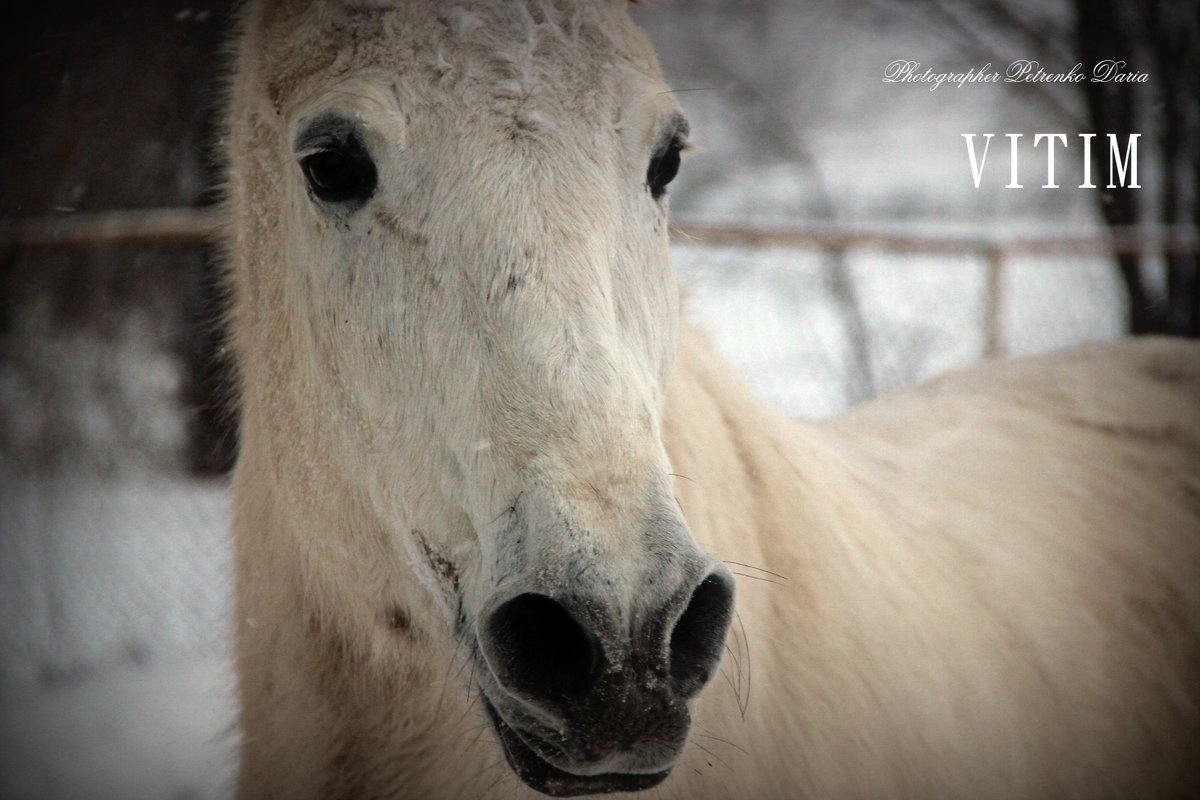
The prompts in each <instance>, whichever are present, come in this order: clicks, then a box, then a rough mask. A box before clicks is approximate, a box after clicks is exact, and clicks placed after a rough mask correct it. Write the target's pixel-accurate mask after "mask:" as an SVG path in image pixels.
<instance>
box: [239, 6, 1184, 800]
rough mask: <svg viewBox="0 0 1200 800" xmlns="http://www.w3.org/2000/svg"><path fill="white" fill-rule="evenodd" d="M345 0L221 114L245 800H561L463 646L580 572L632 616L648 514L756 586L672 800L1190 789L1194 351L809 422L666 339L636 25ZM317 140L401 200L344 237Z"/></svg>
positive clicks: (1081, 366) (1024, 370)
mask: <svg viewBox="0 0 1200 800" xmlns="http://www.w3.org/2000/svg"><path fill="white" fill-rule="evenodd" d="M347 5H351V4H347ZM352 5H353V6H354V7H353V8H345V7H342V6H341V5H339V4H337V3H334V2H320V1H319V0H314V1H313V2H311V3H310V2H304V0H280V1H279V2H263V3H260V4H258V5H253V6H251V7H250V8H249V9H248V10H247V11H246V18H245V21H244V26H243V31H242V35H241V37H240V39H239V43H238V69H237V75H236V77H235V80H234V83H233V86H232V90H231V111H230V115H229V120H228V127H229V130H228V157H229V204H230V209H231V212H232V214H231V216H232V219H233V223H232V227H231V229H230V231H229V243H230V286H231V289H232V292H233V296H234V301H235V302H234V309H233V312H232V317H231V330H232V343H233V348H234V350H235V352H236V354H237V367H238V372H239V380H240V397H241V420H242V445H241V453H240V457H239V462H238V467H237V472H236V476H235V496H236V502H235V522H234V541H235V547H236V563H237V580H236V603H237V615H238V618H237V624H238V644H237V652H238V664H237V666H238V673H239V680H240V687H241V705H242V711H241V718H240V727H241V731H242V734H243V746H242V771H241V777H240V780H239V791H240V796H242V797H245V798H268V797H278V798H305V797H314V798H315V797H323V798H331V797H355V798H370V797H380V798H382V797H413V798H418V797H419V798H439V797H447V798H457V797H518V796H525V795H527V794H531V790H529V789H527V788H526V787H525V786H524V785H523V784H521V783H520V781H518V780H517V778H516V777H515V776H514V775H513V774H512V772H511V771H510V770H509V769H508V767H507V766H506V765H505V763H504V759H503V756H502V755H501V754H500V750H499V747H498V745H497V743H496V741H495V737H494V735H493V733H492V731H491V730H490V729H489V726H488V724H487V723H486V721H485V720H484V717H483V715H482V713H481V711H480V709H479V704H478V702H476V701H477V698H478V693H479V691H480V689H479V681H483V680H484V677H485V676H482V675H479V674H477V673H478V669H477V665H475V666H473V663H474V662H472V660H471V653H470V652H469V650H470V648H469V647H466V646H464V645H463V644H462V642H461V641H460V640H458V639H456V637H455V634H454V632H453V630H454V624H455V621H456V620H461V621H463V622H464V626H465V628H467V629H469V628H470V625H471V624H472V621H473V619H474V617H475V616H476V615H478V614H479V613H480V611H481V609H482V608H483V606H484V605H485V604H486V602H487V601H488V597H489V596H491V595H492V594H494V592H496V591H497V590H498V589H499V588H502V587H504V586H506V585H507V584H506V583H505V582H506V581H507V580H510V578H509V573H510V572H511V571H512V570H513V569H515V567H514V566H513V565H514V564H517V563H525V562H526V561H528V560H530V559H533V560H537V559H544V561H543V562H541V563H543V567H544V569H543V571H544V572H546V573H554V572H555V571H559V572H561V571H563V570H570V569H572V568H574V567H575V566H578V565H579V564H580V563H582V562H580V561H579V559H581V558H583V556H582V555H581V553H583V552H584V551H585V550H586V552H587V553H588V556H587V558H588V559H591V560H588V561H587V562H586V566H588V567H589V568H592V567H593V566H594V567H595V569H596V570H598V571H600V572H603V574H604V575H605V576H607V578H608V579H609V580H610V581H611V582H612V585H613V586H614V587H616V588H615V589H614V591H615V592H617V593H618V594H620V595H622V598H623V600H622V602H627V603H634V602H636V598H635V597H634V595H635V593H636V592H638V591H640V590H639V589H637V588H636V587H637V586H640V585H642V582H641V581H640V578H639V576H642V575H644V574H647V573H646V570H648V569H651V568H652V567H653V565H652V564H648V562H647V558H648V556H647V554H646V553H645V552H643V551H642V550H640V549H639V548H638V546H637V545H636V542H635V541H634V539H633V538H632V537H633V532H634V531H636V530H637V529H638V527H639V525H644V523H645V520H646V519H647V514H649V513H650V511H648V510H647V509H648V508H649V506H648V505H647V503H650V502H651V500H647V499H646V498H653V497H654V496H656V495H655V493H656V492H660V493H669V492H673V494H674V496H675V498H677V500H678V503H679V509H675V508H674V507H673V506H672V508H671V509H670V510H669V511H664V510H662V509H657V510H653V509H652V510H653V511H654V513H655V514H658V515H659V516H660V517H662V518H664V519H667V520H668V522H669V524H670V525H675V526H677V527H678V530H679V531H681V532H682V533H681V534H680V535H681V536H682V537H683V538H679V539H678V540H677V541H676V540H672V543H671V544H670V550H671V552H673V553H675V552H677V553H687V552H690V549H689V548H694V547H695V545H694V544H692V543H691V539H690V535H684V534H686V531H687V530H688V527H689V526H690V530H691V532H692V533H693V534H694V536H695V540H696V541H697V542H698V543H699V545H700V547H701V548H703V550H705V551H708V552H710V553H713V554H715V555H716V556H717V557H719V558H722V559H725V560H727V561H728V562H729V563H730V564H731V566H732V568H733V569H734V571H736V572H738V573H741V575H742V576H741V577H740V578H739V581H738V583H739V590H738V597H737V606H736V607H737V611H738V619H737V621H736V623H735V625H734V628H733V630H732V632H731V634H730V638H729V650H728V653H727V657H726V658H725V661H724V665H723V667H722V673H721V675H719V676H718V677H717V678H716V679H715V680H714V681H713V682H712V684H711V685H710V686H709V687H708V688H707V689H705V690H704V692H703V693H702V694H701V696H700V698H699V699H698V700H697V701H696V702H695V708H694V709H693V712H694V720H695V722H694V725H693V729H692V730H693V733H692V739H691V745H690V746H689V748H688V749H687V750H686V751H685V754H684V757H683V760H682V762H681V763H679V764H677V765H676V766H675V768H674V771H673V774H672V776H671V777H670V778H669V779H668V780H667V781H666V782H665V783H664V784H662V785H661V786H660V787H658V788H657V789H655V790H652V796H656V797H664V798H666V797H677V798H701V797H738V798H773V797H777V798H795V797H829V798H848V797H871V798H873V797H971V798H976V797H997V798H1009V797H1053V798H1058V797H1101V796H1112V797H1130V796H1145V797H1163V796H1196V795H1197V793H1198V791H1200V789H1198V787H1200V766H1198V765H1200V757H1198V755H1197V754H1198V753H1200V710H1198V706H1200V580H1198V578H1200V352H1198V350H1197V348H1196V346H1195V345H1185V344H1181V343H1172V342H1167V341H1146V342H1140V343H1134V342H1130V343H1120V344H1113V345H1109V346H1096V347H1090V348H1083V349H1080V350H1076V351H1073V352H1071V353H1066V354H1062V355H1058V356H1053V357H1046V358H1040V359H1030V360H1027V361H1015V362H1011V363H1005V364H1000V363H993V364H986V365H983V366H982V367H980V368H978V369H976V370H974V371H971V372H968V373H964V374H962V375H958V376H954V377H951V378H947V379H944V380H942V381H940V382H936V383H934V384H931V385H930V386H927V387H925V388H922V389H919V390H917V391H914V392H910V393H908V394H905V395H902V396H898V397H896V398H891V399H888V400H885V401H883V402H880V403H878V404H875V405H873V406H870V407H868V408H865V409H863V410H861V411H858V412H856V413H854V414H851V415H849V416H848V417H846V418H845V419H842V420H839V421H836V422H833V423H829V424H825V425H811V424H800V423H795V422H792V421H790V420H786V419H783V418H781V417H779V416H778V415H777V414H775V413H773V412H771V411H770V410H768V409H767V408H765V407H764V406H763V405H762V404H760V403H759V402H758V401H757V400H755V399H754V398H752V397H750V396H749V395H748V394H747V393H746V392H745V390H744V389H742V388H741V384H740V383H739V381H738V380H737V379H736V378H735V377H734V376H733V375H732V373H731V372H730V370H729V369H728V368H727V367H726V366H725V365H723V364H722V363H721V362H720V360H719V359H718V358H717V357H716V356H715V355H714V354H713V353H712V351H711V349H710V348H709V347H708V346H707V344H705V343H704V342H703V341H702V339H701V337H700V336H699V335H698V334H696V333H695V332H694V331H693V330H691V329H690V328H688V327H687V326H684V327H683V328H682V331H681V333H678V334H677V331H679V323H678V320H677V294H676V288H675V285H674V279H673V275H672V273H671V269H670V265H669V257H668V251H667V233H666V216H665V214H666V212H665V207H664V206H663V204H661V203H656V202H655V201H654V200H653V199H652V198H651V197H650V196H649V193H648V192H647V191H646V190H645V188H644V186H643V185H642V181H643V175H644V172H645V169H646V162H647V159H648V158H649V155H650V153H651V151H652V149H653V146H654V141H655V137H656V136H658V135H660V133H661V130H662V126H663V125H664V124H665V123H666V122H667V121H668V120H669V119H670V118H671V116H672V115H673V114H675V113H677V109H676V107H675V105H674V103H675V101H674V99H673V97H672V95H670V94H669V93H667V90H666V87H665V86H664V85H663V83H662V80H661V77H660V76H659V74H658V68H657V65H656V63H655V60H654V55H653V52H652V51H651V49H650V47H649V44H648V42H647V41H646V39H645V37H644V35H643V34H642V33H641V32H640V31H639V30H637V29H636V28H635V27H634V26H633V25H632V23H631V22H630V21H629V19H628V17H627V15H626V12H625V9H624V8H623V3H619V2H615V1H614V0H578V2H560V3H552V2H548V1H547V2H545V3H544V5H543V4H542V3H540V2H534V1H533V0H531V1H530V2H528V3H526V2H486V1H484V0H462V2H458V3H439V2H432V0H425V1H423V2H422V1H421V0H417V2H409V3H405V2H395V3H384V2H370V3H368V2H356V3H354V4H352ZM326 111H337V112H339V113H343V114H346V115H348V116H350V117H352V118H353V119H354V120H356V122H357V124H360V125H361V127H362V130H363V131H364V132H365V133H364V135H365V136H366V138H367V140H368V141H367V144H368V146H369V148H370V149H371V152H372V154H373V155H374V156H375V159H376V161H377V164H378V169H379V189H378V192H377V193H376V195H375V197H373V198H372V200H371V201H370V203H369V204H368V205H367V206H365V207H364V208H362V209H360V210H359V211H358V212H356V213H355V214H354V215H352V216H348V217H346V218H345V219H341V220H338V219H334V218H332V217H330V216H329V215H327V214H322V213H321V212H319V211H318V210H316V209H315V208H314V205H313V203H312V202H310V200H309V198H308V197H307V196H306V194H305V191H304V187H303V180H302V177H301V174H300V171H299V168H298V167H297V164H296V158H297V154H294V153H293V152H292V145H293V142H294V140H295V137H296V135H297V132H298V131H300V130H301V129H302V128H303V126H304V125H305V124H306V122H307V121H309V120H311V119H314V118H315V117H317V116H319V115H320V114H321V113H323V112H326ZM677 338H678V341H677ZM676 354H677V355H676ZM676 362H677V363H676ZM668 377H669V383H668ZM666 496H668V497H669V494H667V495H666ZM518 509H519V510H518ZM680 511H681V512H682V513H681V516H680ZM517 515H523V516H522V519H521V525H523V526H527V529H528V531H529V536H527V537H526V538H525V539H522V544H520V545H519V546H518V545H514V544H513V543H512V542H511V541H509V540H508V539H506V538H505V537H504V536H503V535H502V533H503V532H504V531H506V530H510V526H511V524H513V523H512V521H513V519H514V517H515V516H517ZM672 515H673V516H672ZM559 517H565V518H569V519H570V520H573V524H574V525H576V526H577V527H578V528H579V529H580V530H584V531H586V532H587V534H586V536H585V542H584V543H583V544H578V545H574V544H572V545H568V544H566V543H564V542H561V541H557V540H556V536H557V535H558V534H559V533H561V532H562V531H563V529H562V528H561V526H559V523H557V522H556V521H555V520H556V519H558V518H559ZM685 519H686V526H685V524H684V520H685ZM531 520H532V521H531ZM524 529H525V528H523V530H524ZM539 537H541V538H539ZM522 548H524V549H522ZM571 548H576V549H571ZM697 552H699V551H697Z"/></svg>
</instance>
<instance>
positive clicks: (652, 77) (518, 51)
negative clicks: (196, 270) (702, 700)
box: [259, 0, 733, 794]
mask: <svg viewBox="0 0 1200 800" xmlns="http://www.w3.org/2000/svg"><path fill="white" fill-rule="evenodd" d="M376 5H378V4H376ZM535 5H537V4H536V3H531V4H530V6H531V7H530V8H526V5H525V4H524V3H520V2H510V1H509V0H504V1H503V2H490V3H472V2H464V3H462V4H461V6H454V7H451V6H450V5H449V4H443V3H437V2H431V1H429V0H427V1H426V2H414V3H399V4H397V6H398V7H397V8H394V9H390V8H389V9H383V10H381V9H370V10H368V9H346V8H341V7H327V6H324V5H322V6H320V7H319V8H315V9H313V8H310V9H307V10H306V11H305V12H304V13H303V14H297V13H296V10H295V9H292V8H290V7H287V6H285V7H283V8H280V9H276V10H274V11H273V12H271V13H267V12H263V13H262V18H260V20H259V22H260V24H261V26H262V30H261V32H260V34H259V35H260V38H261V47H262V48H263V53H264V55H263V56H262V58H261V61H260V63H261V64H263V65H266V66H264V67H263V70H264V72H265V73H269V74H268V77H267V78H264V79H263V81H262V85H263V87H264V90H263V99H264V103H270V104H271V105H273V106H274V108H273V109H267V110H264V111H265V114H264V116H266V117H268V118H269V117H270V116H271V114H275V116H276V119H277V122H275V123H273V124H274V126H275V129H276V130H277V131H278V133H277V136H278V141H277V142H275V144H274V147H275V148H276V156H277V157H278V160H279V169H280V170H282V172H281V174H282V178H281V180H280V181H279V183H278V185H277V188H276V191H277V192H278V193H279V195H280V196H281V198H282V204H281V209H282V210H281V215H282V220H283V228H284V229H285V230H286V232H287V233H286V236H285V237H284V242H285V244H284V249H285V254H284V262H285V268H286V274H287V280H286V288H285V290H284V291H285V293H286V295H287V303H288V304H289V306H290V308H291V310H292V317H293V319H294V323H293V325H294V327H295V328H296V329H297V333H296V337H297V341H301V342H304V343H305V345H304V348H305V349H306V350H307V351H308V353H306V354H305V358H306V359H309V362H310V366H311V370H312V372H313V373H314V374H316V375H317V376H319V379H320V380H323V381H324V382H325V385H326V386H327V387H328V392H329V393H330V395H331V396H332V397H334V398H336V406H334V407H335V408H336V409H337V411H336V413H333V414H331V419H329V420H328V424H329V425H330V426H333V427H335V428H336V430H337V431H338V434H337V435H338V436H339V437H343V439H344V441H345V446H344V447H342V448H341V449H340V452H342V453H343V456H342V457H343V458H344V459H345V462H344V464H342V465H341V467H342V469H343V470H344V472H345V474H346V475H348V476H351V477H352V479H353V480H357V481H359V482H360V483H361V484H363V486H364V489H365V491H366V492H367V493H368V495H369V496H370V497H371V499H372V503H373V505H374V507H375V509H376V511H377V513H378V514H379V516H380V517H381V518H382V519H384V521H385V523H386V524H387V525H388V527H389V530H390V535H391V537H392V538H393V539H394V542H393V544H397V543H402V544H403V545H404V546H405V547H406V548H407V552H408V553H409V554H410V559H411V561H412V563H413V566H414V568H415V569H416V570H417V572H418V573H419V574H420V575H421V576H422V577H423V578H424V579H425V580H426V583H427V585H428V586H429V587H430V589H432V591H433V592H434V594H435V595H436V596H437V597H438V598H439V599H440V600H442V601H444V602H443V606H444V608H445V609H446V610H447V611H448V614H447V619H448V621H449V624H450V625H451V626H452V627H453V628H454V630H455V634H456V635H457V636H459V637H461V638H462V639H463V640H464V641H465V642H466V643H467V644H468V645H469V646H470V648H471V649H472V651H473V652H474V653H475V658H476V659H477V662H478V663H477V666H478V669H476V670H475V675H476V676H477V677H476V679H477V681H478V683H479V689H480V690H481V692H482V696H483V698H484V700H485V707H486V709H487V711H488V712H489V714H490V717H491V721H492V723H493V724H494V726H495V728H496V731H497V732H498V734H499V738H500V740H501V742H502V743H503V746H504V749H505V752H506V754H507V756H508V760H509V763H510V764H511V765H512V766H513V768H514V769H515V770H516V772H517V773H518V774H519V775H520V776H521V778H522V779H524V780H525V781H526V782H527V783H529V784H530V785H532V786H534V787H535V788H538V789H541V790H542V791H545V792H549V793H552V794H578V793H584V792H598V791H609V790H628V789H636V788H644V787H648V786H652V785H654V784H655V783H657V782H658V781H660V780H661V779H662V778H663V777H665V776H666V774H667V773H668V772H669V770H670V769H671V767H672V765H673V764H674V762H675V761H676V759H677V758H678V756H679V754H680V752H681V749H682V747H683V744H684V740H685V739H686V736H687V732H688V727H689V701H690V700H691V699H692V698H693V697H694V696H695V695H696V694H697V692H699V690H700V689H701V688H702V687H703V685H704V684H705V683H706V682H707V681H708V680H709V679H710V678H711V676H712V675H713V673H714V671H715V670H716V668H717V665H718V661H719V656H720V652H721V650H722V648H723V644H724V638H725V634H726V631H727V628H728V624H729V619H730V615H731V613H732V586H733V584H732V579H731V577H730V575H729V573H728V571H727V570H726V569H725V568H724V566H723V565H721V564H720V563H719V562H717V561H716V560H715V559H713V558H712V557H711V556H709V555H707V554H705V553H703V552H702V551H701V550H700V549H699V548H698V547H697V546H696V544H695V543H694V541H693V539H692V536H691V533H690V532H689V530H688V528H687V526H686V524H685V522H684V520H683V519H682V517H681V515H680V513H679V510H678V508H677V505H676V503H675V501H674V499H673V494H672V484H671V478H670V467H669V464H668V461H667V458H666V455H665V451H664V449H663V446H662V442H661V434H660V422H661V409H662V404H663V394H664V390H665V383H666V380H667V377H668V374H669V372H670V370H671V366H672V356H673V351H674V346H675V342H674V331H675V328H676V323H677V320H676V316H677V287H676V285H675V282H674V276H673V273H672V270H671V267H670V262H669V256H668V249H667V212H666V196H665V189H666V184H667V183H669V181H670V179H671V178H672V177H673V175H674V171H675V168H676V167H677V165H678V159H679V152H680V150H681V149H682V148H683V145H684V141H685V137H686V135H687V125H686V123H685V121H684V120H683V117H682V115H681V114H680V112H679V110H678V108H677V106H676V105H675V101H674V98H673V96H672V95H671V94H670V93H669V92H668V91H667V89H666V87H665V86H664V85H663V83H662V80H661V78H660V76H659V74H658V70H657V65H656V62H655V59H654V56H653V53H652V52H651V50H650V48H649V45H648V44H647V42H646V40H645V38H644V36H643V34H642V33H641V32H640V31H639V30H637V29H636V28H635V27H634V25H633V24H632V22H631V21H630V20H629V19H628V17H627V14H626V12H625V9H624V8H623V7H622V5H623V4H621V3H616V2H610V3H606V2H599V1H598V0H586V2H580V3H579V4H578V7H577V8H575V7H567V8H562V7H560V6H562V5H564V4H552V5H554V6H555V7H552V8H545V9H542V8H540V7H539V8H532V6H535ZM548 5H551V4H548ZM565 5H569V4H565ZM314 59H316V60H318V61H319V63H318V64H317V65H316V66H314V65H313V61H314Z"/></svg>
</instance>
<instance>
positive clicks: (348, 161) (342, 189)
mask: <svg viewBox="0 0 1200 800" xmlns="http://www.w3.org/2000/svg"><path fill="white" fill-rule="evenodd" d="M334 122H341V121H340V120H334ZM332 126H333V122H328V121H326V122H324V126H323V128H330V127H332ZM323 132H324V131H323ZM333 134H334V135H330V134H329V133H327V132H326V133H324V135H323V136H321V137H320V138H322V139H324V140H325V141H319V140H318V142H317V143H315V144H316V148H317V149H315V150H314V151H313V152H310V153H309V154H308V155H306V156H304V157H303V158H301V159H300V171H301V172H302V173H304V180H305V182H306V183H307V184H308V191H309V194H310V195H311V196H312V197H313V199H315V200H320V201H322V202H325V203H334V204H337V205H338V206H341V207H344V208H348V209H351V210H353V209H355V208H358V207H359V206H361V205H362V204H363V203H365V202H367V200H369V199H370V198H371V195H373V194H374V193H375V186H376V183H377V182H378V174H377V172H376V169H375V162H374V161H373V160H372V159H371V154H370V153H368V152H367V149H366V147H364V146H363V144H362V140H361V138H360V137H359V136H358V135H357V132H354V131H353V130H352V129H351V128H350V127H349V126H348V125H345V124H343V125H340V126H338V128H337V129H336V130H334V131H333Z"/></svg>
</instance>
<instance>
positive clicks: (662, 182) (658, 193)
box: [646, 136, 683, 200]
mask: <svg viewBox="0 0 1200 800" xmlns="http://www.w3.org/2000/svg"><path fill="white" fill-rule="evenodd" d="M682 152H683V141H682V140H681V139H680V138H679V137H678V136H675V137H674V138H672V139H671V141H670V142H668V143H667V146H666V147H664V148H663V149H662V150H660V151H659V152H657V153H655V154H654V158H652V159H650V168H649V169H647V170H646V185H647V186H649V187H650V196H651V197H653V198H654V199H655V200H657V199H658V198H660V197H662V196H663V195H664V194H666V193H667V184H668V183H670V182H671V181H673V180H675V176H676V175H677V174H679V154H680V153H682Z"/></svg>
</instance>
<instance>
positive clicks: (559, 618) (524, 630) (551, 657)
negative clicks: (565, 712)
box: [480, 594, 601, 702]
mask: <svg viewBox="0 0 1200 800" xmlns="http://www.w3.org/2000/svg"><path fill="white" fill-rule="evenodd" d="M480 644H481V646H482V647H483V650H484V655H485V656H486V657H487V659H488V663H489V664H490V665H491V667H492V670H493V671H494V672H495V674H496V678H497V679H499V681H500V683H501V684H503V685H504V687H505V688H507V689H508V690H509V691H512V692H516V693H518V694H523V695H526V696H527V697H529V698H530V699H533V700H548V701H552V702H553V701H561V700H571V699H579V698H581V697H583V696H584V695H586V694H587V692H588V690H589V689H590V688H591V687H592V684H593V683H594V682H595V680H596V676H597V675H598V674H599V671H600V666H601V649H600V644H599V642H597V641H596V638H595V636H594V635H592V634H591V633H590V632H589V631H588V630H587V629H585V628H584V627H583V626H582V625H581V624H579V622H577V621H576V620H575V618H574V617H572V616H571V614H570V613H569V612H568V611H567V610H566V609H565V608H563V606H562V605H561V604H560V603H558V602H557V601H556V600H553V599H551V598H549V597H546V596H545V595H541V594H522V595H518V596H517V597H514V598H513V599H511V600H508V601H506V602H505V603H504V604H502V605H501V606H500V607H499V608H497V609H496V610H495V611H494V612H493V613H492V615H491V617H490V618H488V619H487V621H486V622H485V623H484V625H483V627H482V630H481V640H480Z"/></svg>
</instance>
